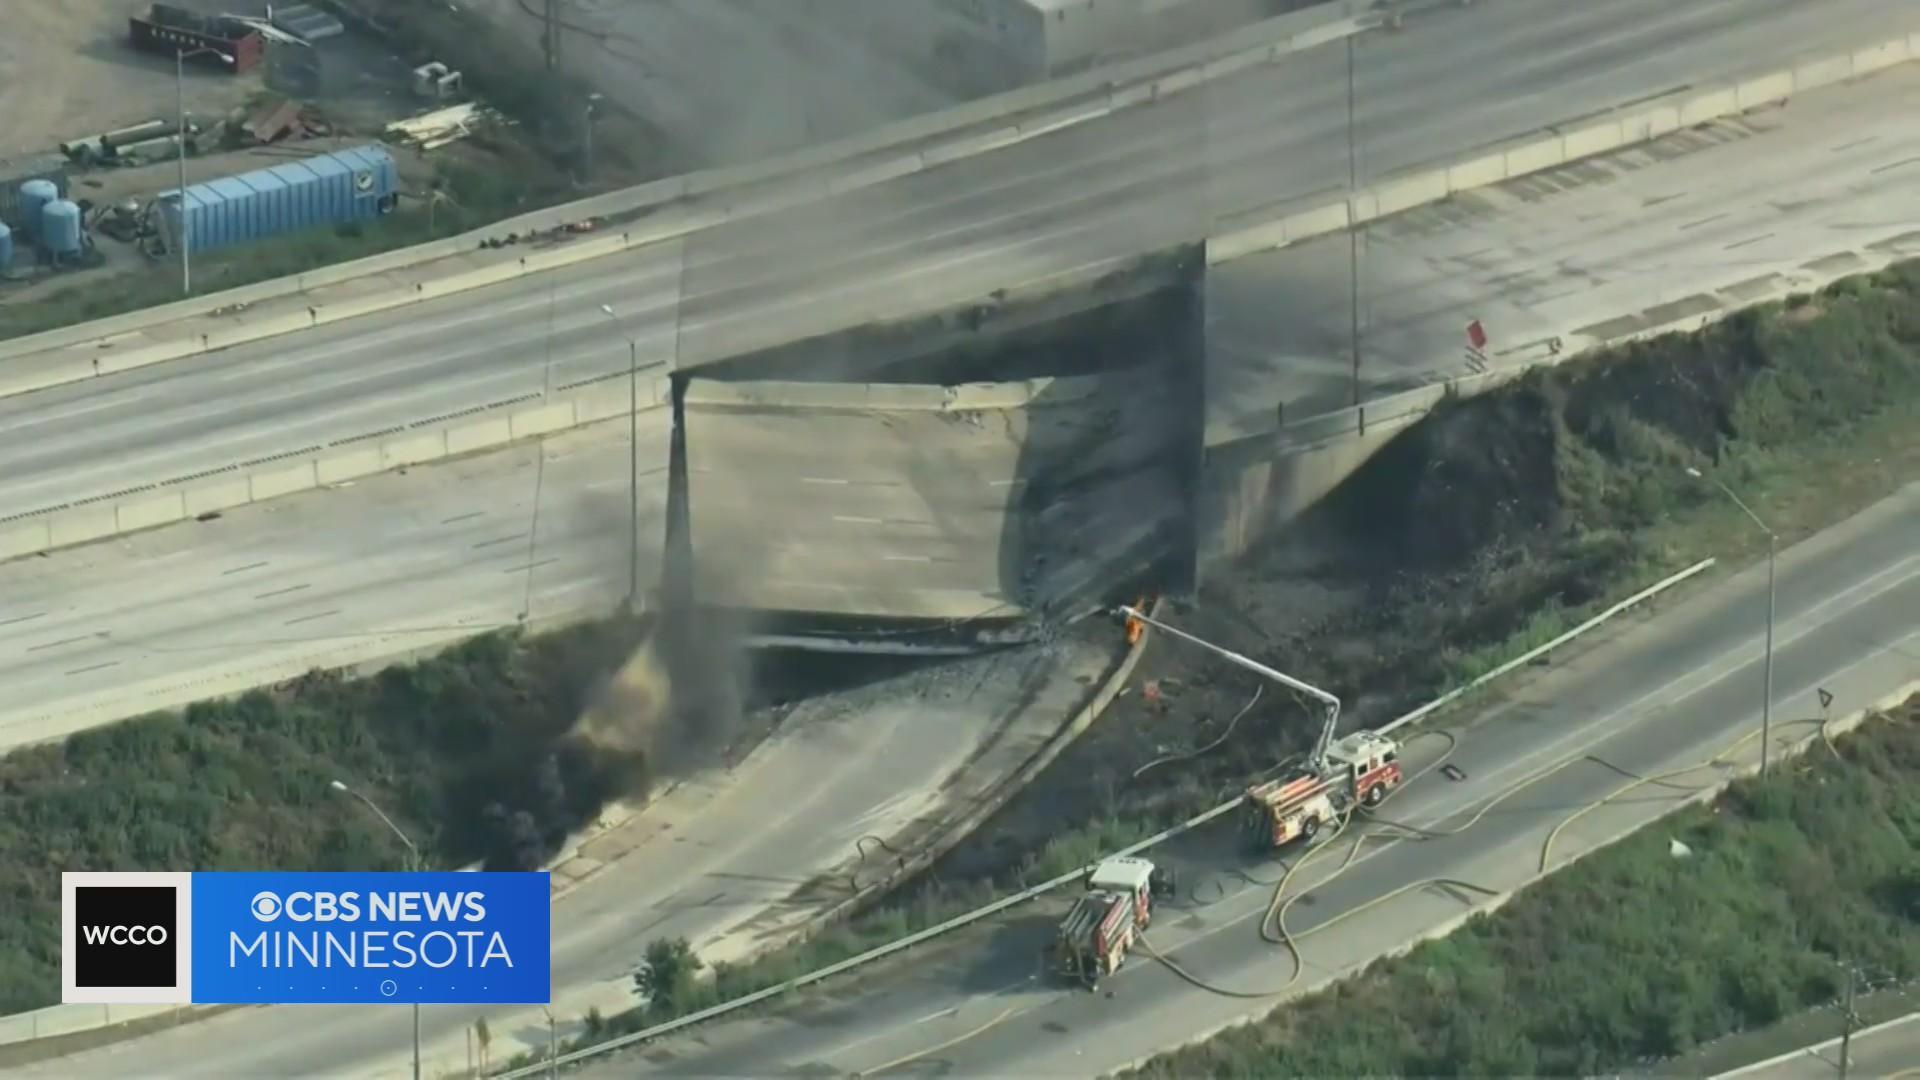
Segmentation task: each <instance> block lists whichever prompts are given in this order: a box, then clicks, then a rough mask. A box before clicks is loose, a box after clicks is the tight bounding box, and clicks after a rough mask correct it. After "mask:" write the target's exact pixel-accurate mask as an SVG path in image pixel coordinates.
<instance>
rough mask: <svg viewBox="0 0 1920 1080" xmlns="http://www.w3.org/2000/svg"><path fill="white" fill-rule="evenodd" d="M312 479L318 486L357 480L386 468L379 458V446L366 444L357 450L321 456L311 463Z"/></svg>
mask: <svg viewBox="0 0 1920 1080" xmlns="http://www.w3.org/2000/svg"><path fill="white" fill-rule="evenodd" d="M313 468H314V479H315V480H317V481H319V483H320V486H322V487H325V486H327V485H329V484H339V483H344V482H345V481H348V480H358V479H360V478H361V477H363V476H372V475H373V474H375V473H377V472H380V471H382V470H383V469H385V468H386V465H385V463H384V462H383V461H382V460H381V454H380V447H378V446H366V447H361V448H360V449H357V450H348V451H346V452H344V453H339V454H334V455H333V456H331V457H323V458H321V459H320V460H318V461H316V462H314V463H313Z"/></svg>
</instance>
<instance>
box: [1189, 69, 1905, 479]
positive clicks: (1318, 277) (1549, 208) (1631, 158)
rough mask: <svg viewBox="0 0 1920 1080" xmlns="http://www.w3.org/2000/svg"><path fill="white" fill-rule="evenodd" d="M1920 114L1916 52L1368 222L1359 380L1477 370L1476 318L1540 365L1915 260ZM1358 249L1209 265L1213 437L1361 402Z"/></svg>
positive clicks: (1503, 357) (1499, 349)
mask: <svg viewBox="0 0 1920 1080" xmlns="http://www.w3.org/2000/svg"><path fill="white" fill-rule="evenodd" d="M1916 114H1920V66H1916V65H1911V64H1909V65H1903V66H1901V67H1898V68H1894V69H1890V70H1888V71H1885V72H1882V73H1881V74H1878V75H1875V76H1871V77H1869V78H1867V79H1864V80H1861V81H1859V82H1856V83H1852V84H1848V85H1845V86H1837V87H1831V88H1826V89H1822V90H1819V91H1816V92H1814V93H1812V94H1807V95H1803V96H1800V97H1796V98H1794V99H1793V100H1792V102H1791V103H1790V105H1789V106H1788V107H1787V108H1785V109H1770V110H1765V111H1761V112H1756V113H1752V114H1749V115H1747V116H1743V117H1737V118H1733V119H1729V120H1723V121H1719V122H1716V123H1713V124H1710V125H1706V126H1704V127H1700V128H1690V129H1688V130H1685V131H1679V132H1675V133H1673V134H1671V135H1668V136H1666V137H1664V138H1661V139H1658V140H1655V141H1654V142H1652V143H1648V144H1646V145H1644V146H1640V147H1634V148H1630V149H1626V150H1622V151H1620V152H1618V153H1614V154H1608V155H1605V156H1602V157H1598V158H1591V159H1588V160H1586V161H1582V162H1579V163H1577V164H1574V165H1570V166H1567V167H1565V168H1560V169H1552V170H1549V171H1546V172H1543V173H1538V174H1535V175H1533V176H1529V177H1526V178H1524V179H1520V180H1515V181H1511V182H1508V183H1505V184H1500V185H1497V186H1494V187H1489V188H1482V189H1480V190H1478V191H1474V192H1470V193H1466V194H1462V195H1457V196H1455V197H1454V198H1452V199H1449V200H1447V201H1446V202H1445V203H1441V204H1437V205H1433V206H1425V207H1421V208H1419V209H1417V210H1410V211H1408V212H1407V213H1404V214H1400V215H1397V216H1395V217H1392V218H1389V219H1387V220H1385V221H1383V222H1380V223H1379V224H1377V225H1373V226H1370V227H1369V228H1368V229H1367V230H1366V231H1365V234H1364V245H1365V246H1364V250H1363V253H1362V255H1361V263H1360V268H1361V354H1362V361H1361V374H1362V378H1363V380H1365V383H1366V385H1367V388H1368V390H1369V391H1372V392H1380V391H1387V390H1390V389H1392V388H1394V387H1395V386H1396V385H1398V386H1405V385H1408V384H1410V383H1412V382H1417V381H1421V380H1423V379H1428V378H1435V377H1447V376H1464V375H1467V374H1469V373H1470V371H1471V368H1470V366H1469V365H1468V363H1467V359H1466V354H1465V346H1466V343H1467V342H1466V325H1467V323H1468V322H1469V321H1470V320H1473V319H1479V320H1480V321H1481V323H1482V325H1483V326H1484V327H1485V329H1486V331H1487V335H1488V343H1487V347H1486V349H1485V352H1486V354H1487V357H1488V359H1489V360H1490V361H1491V362H1492V364H1493V365H1496V366H1506V365H1512V364H1521V363H1530V362H1533V361H1536V360H1538V359H1540V358H1542V357H1543V356H1544V355H1546V354H1547V345H1546V343H1547V342H1548V341H1549V340H1551V339H1553V338H1555V337H1559V338H1561V339H1563V342H1564V346H1565V349H1566V354H1567V355H1571V354H1572V353H1573V352H1575V351H1578V350H1579V349H1582V348H1585V347H1587V346H1589V345H1596V344H1602V343H1604V342H1605V341H1607V340H1609V339H1610V338H1612V337H1613V336H1614V335H1618V334H1624V333H1629V332H1633V331H1635V330H1636V329H1638V328H1639V326H1641V325H1645V324H1654V325H1659V324H1663V323H1665V322H1670V321H1672V320H1674V319H1675V318H1677V317H1680V316H1681V314H1682V313H1684V314H1685V315H1696V316H1697V315H1702V314H1706V313H1708V312H1712V313H1715V314H1719V313H1721V312H1725V311H1728V310H1732V309H1735V308H1738V307H1743V306H1745V305H1746V304H1748V303H1751V302H1753V301H1755V300H1758V299H1760V298H1761V297H1763V296H1766V295H1770V294H1775V293H1778V292H1782V291H1785V290H1787V289H1795V290H1802V291H1804V290H1808V289H1811V288H1812V287H1814V286H1815V285H1817V284H1820V283H1823V282H1824V281H1825V280H1827V279H1829V278H1832V277H1838V276H1844V275H1846V274H1850V273H1857V272H1859V270H1860V269H1861V268H1862V267H1863V266H1864V265H1866V261H1873V260H1876V259H1877V258H1881V257H1893V256H1896V255H1902V254H1904V255H1905V256H1908V257H1911V256H1913V255H1920V218H1916V217H1915V215H1914V214H1913V212H1912V209H1911V208H1912V207H1913V206H1914V204H1915V200H1916V199H1920V129H1917V128H1916V127H1915V125H1914V124H1913V122H1912V119H1911V118H1912V117H1913V116H1915V115H1916ZM1845 253H1854V254H1855V255H1856V256H1857V257H1856V258H1846V257H1843V256H1844V255H1845ZM1349 258H1350V253H1349V243H1348V239H1347V237H1345V236H1338V237H1325V238H1322V239H1319V240H1312V241H1308V242H1307V243H1304V244H1297V245H1294V246H1292V247H1286V248H1281V249H1280V250H1278V251H1272V252H1266V253H1263V254H1259V255H1250V256H1248V257H1246V258H1243V259H1236V260H1234V261H1233V262H1230V263H1226V264H1224V265H1221V266H1216V267H1213V268H1212V269H1211V270H1209V272H1208V280H1207V284H1208V295H1207V317H1208V328H1207V351H1208V369H1207V387H1208V390H1209V398H1208V401H1207V407H1208V416H1207V420H1208V425H1207V426H1208V441H1209V442H1210V443H1217V442H1226V441H1230V440H1232V439H1233V438H1236V437H1240V436H1244V435H1247V434H1253V433H1257V432H1265V431H1268V430H1271V429H1272V427H1273V419H1274V415H1275V407H1276V406H1277V405H1280V404H1282V403H1284V404H1285V406H1286V414H1287V415H1288V416H1312V415H1314V414H1315V413H1316V412H1318V411H1321V410H1324V409H1325V408H1326V407H1327V406H1328V405H1344V404H1346V403H1347V402H1348V401H1349V400H1351V398H1350V395H1351V390H1352V367H1351V359H1350V353H1349V346H1350V340H1351V338H1350V334H1351V328H1350V323H1349V283H1348V280H1347V276H1346V274H1345V272H1344V271H1345V269H1346V267H1347V265H1348V260H1349ZM1863 260H1865V261H1863ZM1330 268H1332V269H1333V270H1334V271H1335V272H1329V271H1330ZM1635 314H1644V315H1645V319H1644V320H1638V321H1635V320H1623V319H1622V318H1621V317H1622V316H1629V315H1635Z"/></svg>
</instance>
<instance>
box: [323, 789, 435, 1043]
mask: <svg viewBox="0 0 1920 1080" xmlns="http://www.w3.org/2000/svg"><path fill="white" fill-rule="evenodd" d="M328 786H329V787H331V788H333V790H335V791H339V792H344V793H345V794H348V795H351V796H353V797H354V798H356V799H359V800H360V801H361V802H363V803H365V804H366V806H367V809H369V810H371V811H373V814H374V816H375V817H377V818H379V819H380V820H381V821H382V822H383V823H384V824H385V825H386V826H387V828H388V829H390V830H392V831H393V835H395V836H397V837H399V838H400V842H401V843H402V844H405V845H406V846H407V869H408V870H415V871H417V870H419V869H420V849H419V848H417V847H414V846H413V841H412V840H410V839H408V838H407V834H406V833H403V832H401V831H400V826H398V825H395V824H394V823H393V819H392V818H390V817H388V816H387V812H386V811H385V810H382V809H380V807H379V805H378V804H376V803H375V802H374V801H373V800H372V799H369V798H367V797H366V796H365V795H362V794H360V793H359V792H358V791H355V790H354V789H352V788H350V787H348V786H347V785H346V784H344V783H342V782H341V781H339V780H334V781H331V782H330V783H329V784H328ZM413 1080H420V1003H419V1002H417V1001H416V1002H414V1003H413Z"/></svg>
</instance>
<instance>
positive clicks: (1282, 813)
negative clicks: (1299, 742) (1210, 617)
mask: <svg viewBox="0 0 1920 1080" xmlns="http://www.w3.org/2000/svg"><path fill="white" fill-rule="evenodd" d="M1120 614H1121V615H1123V616H1125V617H1126V619H1127V620H1128V622H1129V624H1132V623H1136V622H1137V623H1142V624H1145V625H1147V626H1151V627H1153V628H1154V629H1156V630H1163V631H1165V632H1166V633H1168V634H1171V635H1172V636H1174V637H1177V638H1180V639H1181V640H1183V641H1187V642H1190V643H1192V644H1194V645H1198V646H1200V647H1201V648H1203V649H1206V650H1207V651H1209V652H1211V653H1214V654H1215V655H1217V656H1219V657H1221V658H1222V659H1225V660H1227V661H1229V662H1230V663H1233V664H1236V665H1238V666H1240V667H1243V668H1246V669H1247V670H1248V671H1251V672H1253V673H1254V674H1256V675H1261V676H1264V677H1266V678H1269V679H1272V680H1273V681H1274V682H1277V683H1279V684H1281V685H1282V686H1285V687H1287V688H1289V689H1291V690H1297V691H1299V692H1300V693H1303V694H1306V695H1307V696H1308V697H1311V698H1313V699H1315V700H1316V701H1319V702H1320V703H1321V704H1322V705H1324V706H1326V717H1325V719H1323V720H1322V721H1321V724H1320V731H1319V734H1318V735H1316V736H1315V737H1314V740H1313V748H1312V749H1311V750H1309V751H1308V753H1307V757H1306V761H1305V763H1304V764H1302V765H1301V766H1299V767H1298V768H1295V769H1293V770H1292V771H1290V772H1289V773H1288V774H1287V775H1285V776H1282V777H1279V778H1277V779H1274V780H1268V781H1266V782H1264V783H1260V784H1254V785H1252V786H1251V787H1249V788H1247V793H1246V805H1247V814H1246V818H1245V824H1246V832H1247V838H1248V840H1249V842H1250V843H1251V844H1252V845H1253V846H1254V847H1256V848H1258V849H1260V850H1267V849H1271V848H1275V847H1279V846H1280V845H1282V844H1287V843H1290V842H1292V841H1294V840H1296V839H1306V840H1311V839H1313V837H1314V835H1315V834H1317V833H1318V832H1319V831H1320V829H1321V827H1322V826H1324V825H1326V824H1327V823H1329V822H1332V821H1334V820H1335V819H1337V818H1339V817H1340V816H1341V815H1343V814H1346V813H1349V812H1351V810H1352V809H1353V807H1354V806H1355V805H1356V804H1357V805H1360V806H1378V805H1380V802H1381V800H1383V799H1385V798H1386V797H1387V793H1388V792H1390V791H1392V790H1393V789H1394V788H1396V787H1398V786H1399V785H1400V784H1401V783H1402V782H1403V781H1404V780H1405V779H1406V776H1405V774H1404V773H1403V772H1402V771H1401V768H1400V760H1399V759H1400V744H1399V743H1397V742H1395V741H1394V740H1393V739H1390V738H1388V737H1386V736H1385V735H1381V734H1379V733H1377V732H1372V731H1356V732H1354V733H1352V734H1351V735H1348V736H1346V737H1345V738H1342V739H1340V740H1339V741H1338V742H1336V741H1334V738H1333V733H1334V729H1335V728H1336V727H1337V726H1338V725H1339V723H1340V699H1339V698H1337V697H1334V696H1333V695H1332V694H1329V693H1327V692H1326V691H1325V690H1322V689H1320V688H1319V687H1317V686H1313V685H1310V684H1308V683H1304V682H1301V681H1300V680H1299V679H1296V678H1294V677H1293V676H1291V675H1287V674H1285V673H1283V672H1279V671H1275V670H1274V669H1273V668H1270V667H1268V666H1267V665H1265V664H1262V663H1260V662H1258V661H1256V660H1250V659H1248V658H1247V657H1245V656H1242V655H1240V654H1239V653H1236V652H1232V651H1230V650H1227V649H1223V648H1221V647H1220V646H1218V645H1215V644H1213V643H1211V642H1208V641H1203V640H1201V639H1200V638H1197V637H1194V636H1193V635H1192V634H1189V633H1187V632H1186V631H1184V630H1179V629H1176V628H1174V627H1171V626H1168V625H1167V624H1165V623H1163V622H1160V621H1158V620H1156V619H1154V618H1153V617H1151V616H1149V615H1147V614H1145V613H1143V612H1141V611H1140V610H1139V609H1138V608H1134V607H1122V608H1120Z"/></svg>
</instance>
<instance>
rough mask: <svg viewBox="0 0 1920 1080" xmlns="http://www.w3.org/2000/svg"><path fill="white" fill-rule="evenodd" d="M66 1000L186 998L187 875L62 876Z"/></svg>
mask: <svg viewBox="0 0 1920 1080" xmlns="http://www.w3.org/2000/svg"><path fill="white" fill-rule="evenodd" d="M60 878H61V881H60V891H61V900H62V904H61V911H60V921H61V923H62V926H61V931H62V934H61V943H60V973H61V984H62V985H61V1000H63V1001H70V1002H106V1003H114V1002H120V1001H163V1000H169V999H173V998H175V997H177V999H178V1000H181V1001H185V1000H188V999H187V997H186V995H187V994H188V993H189V992H190V990H191V988H190V985H189V983H190V978H189V974H188V973H189V972H190V970H191V966H192V956H191V953H190V950H189V948H188V945H187V941H186V939H187V938H188V936H189V933H188V922H189V908H188V903H187V895H188V888H187V882H188V880H189V878H190V875H188V874H62V875H61V876H60Z"/></svg>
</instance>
